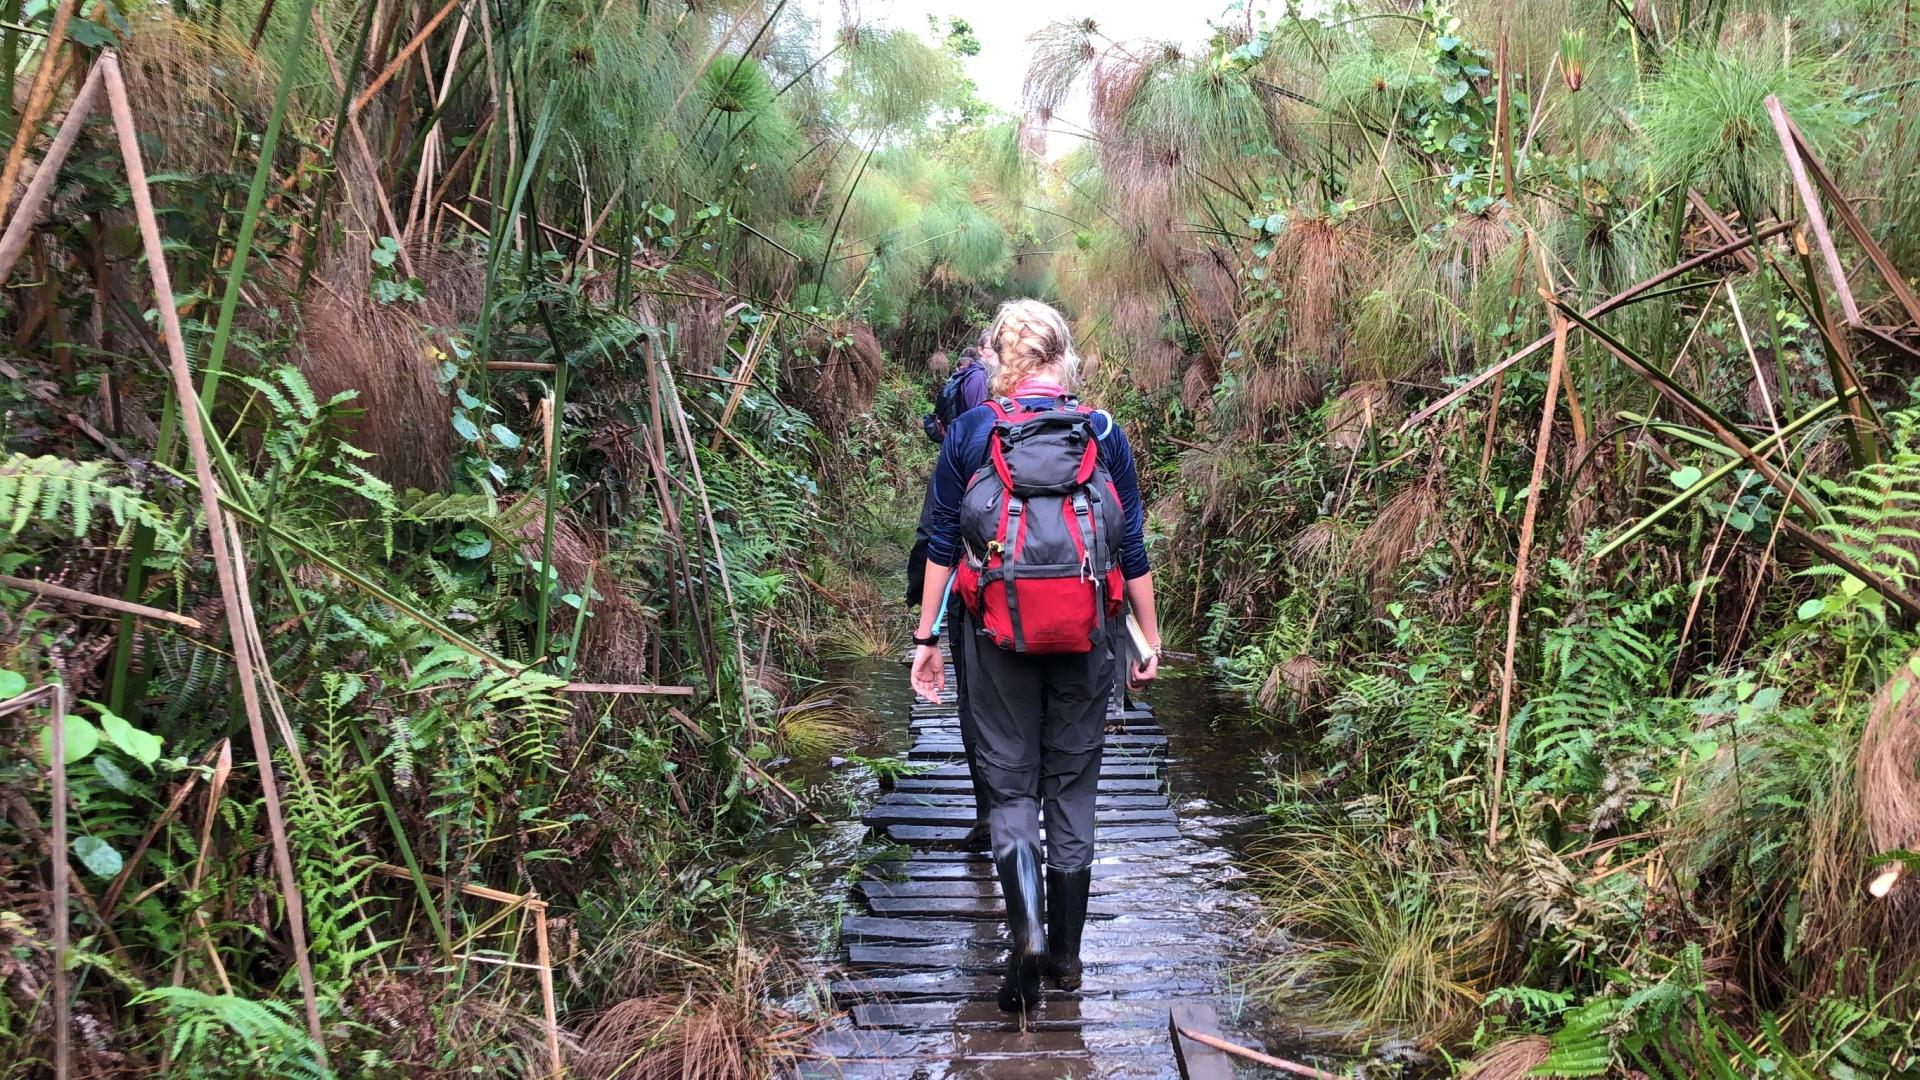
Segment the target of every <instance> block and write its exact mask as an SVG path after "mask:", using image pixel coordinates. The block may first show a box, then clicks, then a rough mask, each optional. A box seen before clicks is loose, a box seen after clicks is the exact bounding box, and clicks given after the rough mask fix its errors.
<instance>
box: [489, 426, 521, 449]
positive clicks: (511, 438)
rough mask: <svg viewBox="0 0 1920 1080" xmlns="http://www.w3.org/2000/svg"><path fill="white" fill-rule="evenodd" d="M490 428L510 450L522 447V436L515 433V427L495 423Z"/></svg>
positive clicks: (502, 444)
mask: <svg viewBox="0 0 1920 1080" xmlns="http://www.w3.org/2000/svg"><path fill="white" fill-rule="evenodd" d="M488 430H490V431H492V432H493V437H494V438H495V439H497V440H499V442H500V445H501V446H504V447H506V448H507V449H509V450H518V449H520V436H518V435H515V434H514V433H513V429H512V428H510V427H508V426H507V425H505V424H495V425H493V427H491V428H489V429H488Z"/></svg>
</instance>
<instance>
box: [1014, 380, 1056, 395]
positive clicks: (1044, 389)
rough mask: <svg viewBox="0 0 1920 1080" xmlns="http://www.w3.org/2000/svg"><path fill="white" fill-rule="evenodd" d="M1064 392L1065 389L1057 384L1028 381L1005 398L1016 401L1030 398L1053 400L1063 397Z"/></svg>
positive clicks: (1043, 381) (1044, 381)
mask: <svg viewBox="0 0 1920 1080" xmlns="http://www.w3.org/2000/svg"><path fill="white" fill-rule="evenodd" d="M1066 392H1067V388H1066V387H1064V386H1061V385H1060V384H1059V383H1055V382H1048V381H1046V380H1044V379H1028V380H1027V381H1025V382H1023V383H1021V384H1020V385H1019V386H1016V387H1014V388H1013V393H1011V394H1009V395H1007V396H1008V397H1012V398H1016V399H1017V398H1031V397H1046V398H1054V397H1063V396H1065V394H1066Z"/></svg>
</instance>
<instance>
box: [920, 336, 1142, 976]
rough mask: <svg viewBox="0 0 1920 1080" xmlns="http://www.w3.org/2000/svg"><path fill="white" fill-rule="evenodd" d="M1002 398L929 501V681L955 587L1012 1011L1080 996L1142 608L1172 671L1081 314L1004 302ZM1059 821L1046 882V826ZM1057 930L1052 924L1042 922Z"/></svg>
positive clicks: (983, 414) (1130, 484)
mask: <svg viewBox="0 0 1920 1080" xmlns="http://www.w3.org/2000/svg"><path fill="white" fill-rule="evenodd" d="M989 337H990V339H991V344H992V348H993V349H994V351H995V353H996V354H997V355H998V359H999V367H998V368H997V369H996V370H995V371H994V374H993V378H992V382H991V384H990V387H989V390H990V393H991V394H992V397H991V398H990V399H989V400H988V402H987V403H985V404H983V405H981V406H980V407H978V408H975V409H972V410H970V411H969V412H967V413H965V414H964V415H962V416H960V417H959V418H958V419H956V420H955V421H954V423H953V425H952V427H951V429H950V430H949V431H948V433H947V438H946V440H945V442H944V443H943V444H942V445H941V450H940V460H939V463H938V464H937V465H936V466H935V468H934V474H933V480H932V483H931V484H930V486H929V491H928V495H927V499H928V503H929V505H930V507H931V528H930V529H929V535H928V541H927V566H926V580H925V582H924V585H923V592H922V594H921V606H920V624H919V627H918V628H917V630H916V631H915V633H914V644H915V645H916V646H917V647H916V649H915V651H914V660H913V685H914V689H915V690H916V691H917V692H919V693H920V694H921V695H922V696H923V697H926V698H928V699H930V700H937V698H938V696H939V693H940V691H941V689H943V687H944V684H945V680H946V675H945V668H944V666H943V664H942V662H941V657H940V649H939V640H938V638H937V637H936V636H935V635H934V628H935V618H936V616H937V614H938V611H939V608H940V601H941V598H942V596H943V595H944V594H945V593H946V591H947V587H948V583H949V581H950V580H952V581H953V583H954V589H955V596H956V598H957V599H959V600H961V601H963V602H964V603H965V604H966V606H967V609H968V612H969V615H970V618H969V619H968V620H967V621H966V623H965V624H964V625H965V626H966V627H967V631H966V632H965V633H964V634H963V635H962V638H963V640H956V641H954V642H953V648H954V652H955V653H956V655H959V654H964V662H963V664H959V665H956V669H957V670H960V671H964V676H963V677H964V678H965V680H966V684H967V685H966V692H967V697H968V699H969V700H968V703H969V705H970V707H971V711H972V714H973V727H974V735H975V739H976V745H975V757H976V760H977V762H978V766H979V770H980V774H981V778H982V780H983V782H984V787H985V793H986V795H987V798H988V801H989V803H990V806H989V808H988V826H989V832H990V834H991V846H992V852H993V861H994V867H995V870H996V872H997V874H998V876H999V879H1000V893H1001V896H1002V897H1003V898H1004V900H1005V902H1006V908H1007V927H1008V931H1009V934H1010V936H1011V938H1012V950H1011V953H1010V954H1009V956H1008V960H1007V978H1006V982H1005V983H1004V984H1003V985H1002V986H1001V989H1000V995H999V1000H1000V1007H1001V1008H1002V1009H1005V1010H1007V1011H1009V1012H1016V1011H1021V1010H1025V1009H1028V1008H1031V1007H1032V1006H1033V1005H1034V1004H1035V1003H1036V1002H1037V1001H1038V999H1039V996H1040V976H1041V974H1042V973H1043V972H1047V973H1050V974H1051V975H1052V976H1053V978H1054V983H1055V985H1056V986H1058V987H1059V988H1060V989H1063V990H1077V989H1079V986H1080V935H1081V929H1082V927H1083V926H1084V925H1085V922H1086V915H1087V893H1088V889H1089V886H1090V884H1091V878H1092V873H1093V819H1094V802H1095V797H1096V795H1097V794H1098V791H1099V783H1100V753H1101V745H1102V743H1103V741H1104V736H1105V731H1104V729H1105V726H1106V725H1105V720H1106V710H1107V703H1108V701H1109V700H1110V699H1111V698H1112V696H1113V690H1114V688H1115V684H1116V682H1117V681H1118V678H1117V677H1118V674H1119V670H1118V665H1119V664H1120V663H1121V657H1123V656H1124V655H1125V648H1124V645H1125V631H1124V629H1122V623H1121V621H1120V616H1121V614H1122V612H1123V611H1124V610H1125V607H1126V606H1127V605H1129V604H1130V605H1131V606H1132V608H1133V612H1134V614H1135V616H1136V617H1137V618H1138V620H1139V622H1140V626H1141V629H1142V630H1143V631H1144V633H1145V637H1146V640H1147V641H1148V642H1149V643H1150V644H1151V646H1152V654H1151V655H1149V656H1147V657H1145V658H1144V659H1142V660H1140V661H1139V662H1137V663H1135V664H1133V665H1132V666H1131V669H1130V670H1129V671H1128V675H1129V677H1130V681H1131V682H1132V683H1134V684H1136V685H1138V684H1141V683H1145V682H1147V681H1149V680H1151V679H1152V678H1153V677H1154V676H1155V675H1156V674H1157V673H1158V669H1159V649H1160V644H1159V643H1160V631H1159V626H1158V622H1157V620H1156V618H1155V611H1154V598H1153V578H1152V575H1151V574H1150V573H1149V572H1148V566H1147V551H1146V542H1145V538H1144V532H1143V525H1144V513H1143V511H1142V509H1141V504H1140V491H1139V484H1138V478H1137V475H1136V473H1135V469H1134V461H1133V450H1132V448H1131V447H1130V446H1129V444H1128V442H1127V437H1126V435H1125V434H1124V433H1123V432H1122V431H1121V430H1120V428H1119V426H1118V425H1117V424H1115V423H1114V421H1113V418H1112V417H1111V416H1109V415H1107V414H1106V413H1104V412H1099V411H1094V410H1091V409H1088V408H1087V407H1085V406H1082V405H1081V404H1080V403H1079V402H1078V401H1077V400H1076V399H1075V398H1074V397H1073V391H1074V390H1075V389H1076V388H1077V385H1078V381H1079V367H1080V358H1079V357H1078V356H1077V355H1075V353H1074V351H1073V339H1072V335H1071V333H1070V332H1069V331H1068V329H1067V323H1066V320H1065V318H1063V317H1062V316H1061V314H1060V313H1059V312H1058V311H1056V310H1054V309H1053V308H1051V307H1049V306H1047V305H1046V304H1043V303H1040V302H1039V301H1037V300H1015V301H1010V302H1008V303H1006V304H1003V305H1002V306H1001V308H1000V311H999V313H998V315H997V316H996V317H995V319H994V323H993V326H992V328H991V330H990V331H989ZM1043 809H1044V813H1045V820H1046V830H1047V839H1046V873H1045V881H1044V884H1043V882H1042V876H1041V854H1040V822H1041V815H1042V811H1043ZM1043 919H1044V924H1043Z"/></svg>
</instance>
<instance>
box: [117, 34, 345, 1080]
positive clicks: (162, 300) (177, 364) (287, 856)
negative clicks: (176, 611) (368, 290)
mask: <svg viewBox="0 0 1920 1080" xmlns="http://www.w3.org/2000/svg"><path fill="white" fill-rule="evenodd" d="M99 64H100V66H101V67H102V68H104V69H105V78H106V85H107V101H108V104H109V106H110V108H111V109H112V112H113V126H114V132H115V134H116V135H117V136H118V137H119V142H120V156H121V158H122V160H123V161H124V162H125V166H126V170H127V186H128V188H129V189H131V191H132V194H133V209H134V216H135V217H136V218H137V219H138V220H139V223H140V237H141V240H142V241H143V242H144V244H145V247H146V254H147V271H148V274H149V275H150V276H151V277H152V279H153V291H154V298H155V306H156V307H157V308H158V309H159V312H160V328H161V332H162V336H163V337H164V338H165V339H166V345H167V360H168V368H169V371H170V374H171V376H172V379H173V392H174V395H175V396H176V397H177V398H178V399H179V402H180V408H181V409H183V410H185V411H186V414H187V416H186V423H184V424H182V425H181V427H182V428H183V429H184V430H185V431H186V435H187V448H188V451H189V452H190V453H191V454H192V456H193V470H194V473H195V475H196V477H197V479H198V481H199V488H200V504H201V512H202V513H203V514H204V515H205V516H206V524H207V547H208V550H209V552H210V553H211V555H212V557H213V566H214V574H215V576H216V577H217V578H218V579H219V582H220V596H221V600H222V602H223V604H224V605H225V608H226V615H227V628H228V631H229V632H230V633H231V635H232V637H233V664H234V672H235V674H236V676H237V677H238V678H239V681H240V698H241V702H242V703H243V705H244V706H245V708H246V713H247V729H248V733H249V734H250V735H251V736H252V738H253V749H254V755H255V757H256V758H258V764H259V769H260V792H261V796H262V797H263V799H264V800H265V802H266V804H267V831H268V833H269V835H270V837H271V840H272V843H273V863H274V870H275V872H276V876H277V877H279V879H280V889H281V892H282V894H283V896H284V902H285V903H286V907H287V933H288V937H289V938H290V940H291V942H292V946H293V960H294V966H295V968H296V969H297V970H298V972H299V976H300V993H301V996H302V997H303V998H304V999H305V1003H306V1012H307V1031H308V1033H309V1034H311V1035H312V1036H313V1041H314V1047H315V1049H316V1051H317V1052H318V1053H319V1054H320V1055H321V1056H322V1059H323V1060H324V1058H325V1055H326V1047H325V1044H324V1042H323V1041H322V1032H321V1029H320V1004H319V999H318V997H317V995H316V992H315V989H314V979H313V960H312V958H311V957H309V956H308V955H307V931H306V917H305V916H306V913H305V910H304V908H303V907H302V905H301V902H300V882H299V880H298V879H297V878H296V877H295V876H294V873H293V853H292V850H291V848H290V846H289V845H288V843H287V823H286V818H285V814H284V813H283V811H282V809H281V806H280V787H279V784H278V783H277V782H276V781H275V779H274V774H273V746H272V743H271V742H270V741H269V740H268V738H267V728H266V722H265V719H264V717H263V715H262V712H261V708H260V687H259V683H258V682H257V681H256V679H257V677H258V673H257V672H256V671H255V663H256V661H257V659H258V658H257V657H256V656H255V655H254V650H253V648H252V647H251V642H250V641H249V640H248V637H247V635H246V634H245V633H244V632H243V631H242V628H243V627H245V626H247V625H248V620H247V613H246V611H244V610H243V607H244V605H246V604H247V602H248V601H247V598H246V597H245V596H244V595H243V594H242V593H241V592H240V589H239V586H238V584H237V578H236V576H235V573H234V566H233V559H234V553H233V552H232V551H230V550H229V549H228V535H227V529H228V524H227V516H226V512H225V511H224V510H223V509H222V507H221V505H220V488H219V482H218V481H217V480H216V479H215V478H214V475H213V457H212V454H211V453H210V451H209V450H208V449H207V434H206V428H205V425H204V419H203V416H202V414H201V403H200V397H199V394H198V393H197V392H196V391H195V389H194V385H193V372H192V370H191V368H190V367H189V366H188V363H187V346H186V338H185V337H184V336H183V335H182V333H181V330H180V312H179V310H178V309H177V308H176V307H175V306H174V303H173V281H172V279H171V277H170V276H169V275H168V273H167V260H166V249H165V248H164V247H163V246H162V244H161V239H160V222H159V218H158V217H156V216H155V214H154V211H153V194H152V192H151V191H150V190H149V189H148V187H147V169H146V163H145V162H144V161H143V160H142V159H141V156H140V142H139V130H138V129H137V128H136V127H135V125H134V121H133V108H132V107H131V106H130V105H129V104H128V101H127V84H126V81H125V79H123V78H122V77H121V74H120V61H119V58H118V57H117V56H115V55H114V54H113V53H112V52H108V53H105V54H103V55H102V56H101V57H100V60H99ZM287 749H288V751H289V752H293V753H297V752H298V750H297V748H295V747H292V746H289V747H288V748H287Z"/></svg>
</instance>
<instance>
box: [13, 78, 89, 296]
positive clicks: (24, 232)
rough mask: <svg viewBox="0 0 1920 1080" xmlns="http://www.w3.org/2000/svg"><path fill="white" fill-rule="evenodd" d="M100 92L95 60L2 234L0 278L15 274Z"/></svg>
mask: <svg viewBox="0 0 1920 1080" xmlns="http://www.w3.org/2000/svg"><path fill="white" fill-rule="evenodd" d="M99 92H100V67H99V65H97V64H96V65H95V66H94V68H93V70H91V71H89V72H87V78H86V81H85V82H83V83H81V84H80V90H79V92H78V93H76V94H74V96H73V103H72V104H71V105H69V106H68V107H67V115H66V118H65V119H64V120H62V121H61V122H60V130H59V131H58V132H57V133H55V135H54V137H53V142H52V143H51V144H50V145H48V147H47V152H46V155H45V156H44V157H42V158H41V159H40V165H39V167H38V168H36V169H35V170H34V173H33V179H32V180H30V181H28V182H27V190H26V192H25V194H23V195H21V197H20V206H19V208H18V209H17V210H16V211H15V212H14V215H13V217H12V218H11V219H10V220H9V221H8V222H7V231H6V234H5V235H4V236H0V282H4V281H6V280H7V278H8V277H9V276H11V275H12V274H13V264H14V263H15V262H16V261H18V260H19V258H20V253H21V252H22V251H24V250H26V246H27V238H28V236H29V235H31V233H32V231H33V223H34V222H36V221H38V220H40V207H41V204H42V203H44V202H45V201H46V198H47V194H48V193H49V192H51V191H52V190H53V181H54V178H55V177H57V176H59V175H60V164H61V163H62V162H64V161H66V160H67V153H68V151H70V150H72V149H73V144H74V142H75V141H77V140H78V139H79V138H80V129H81V127H82V126H84V125H85V124H86V121H87V116H88V114H90V113H91V112H92V111H93V99H94V96H95V95H96V94H98V93H99ZM22 141H24V140H22Z"/></svg>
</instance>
